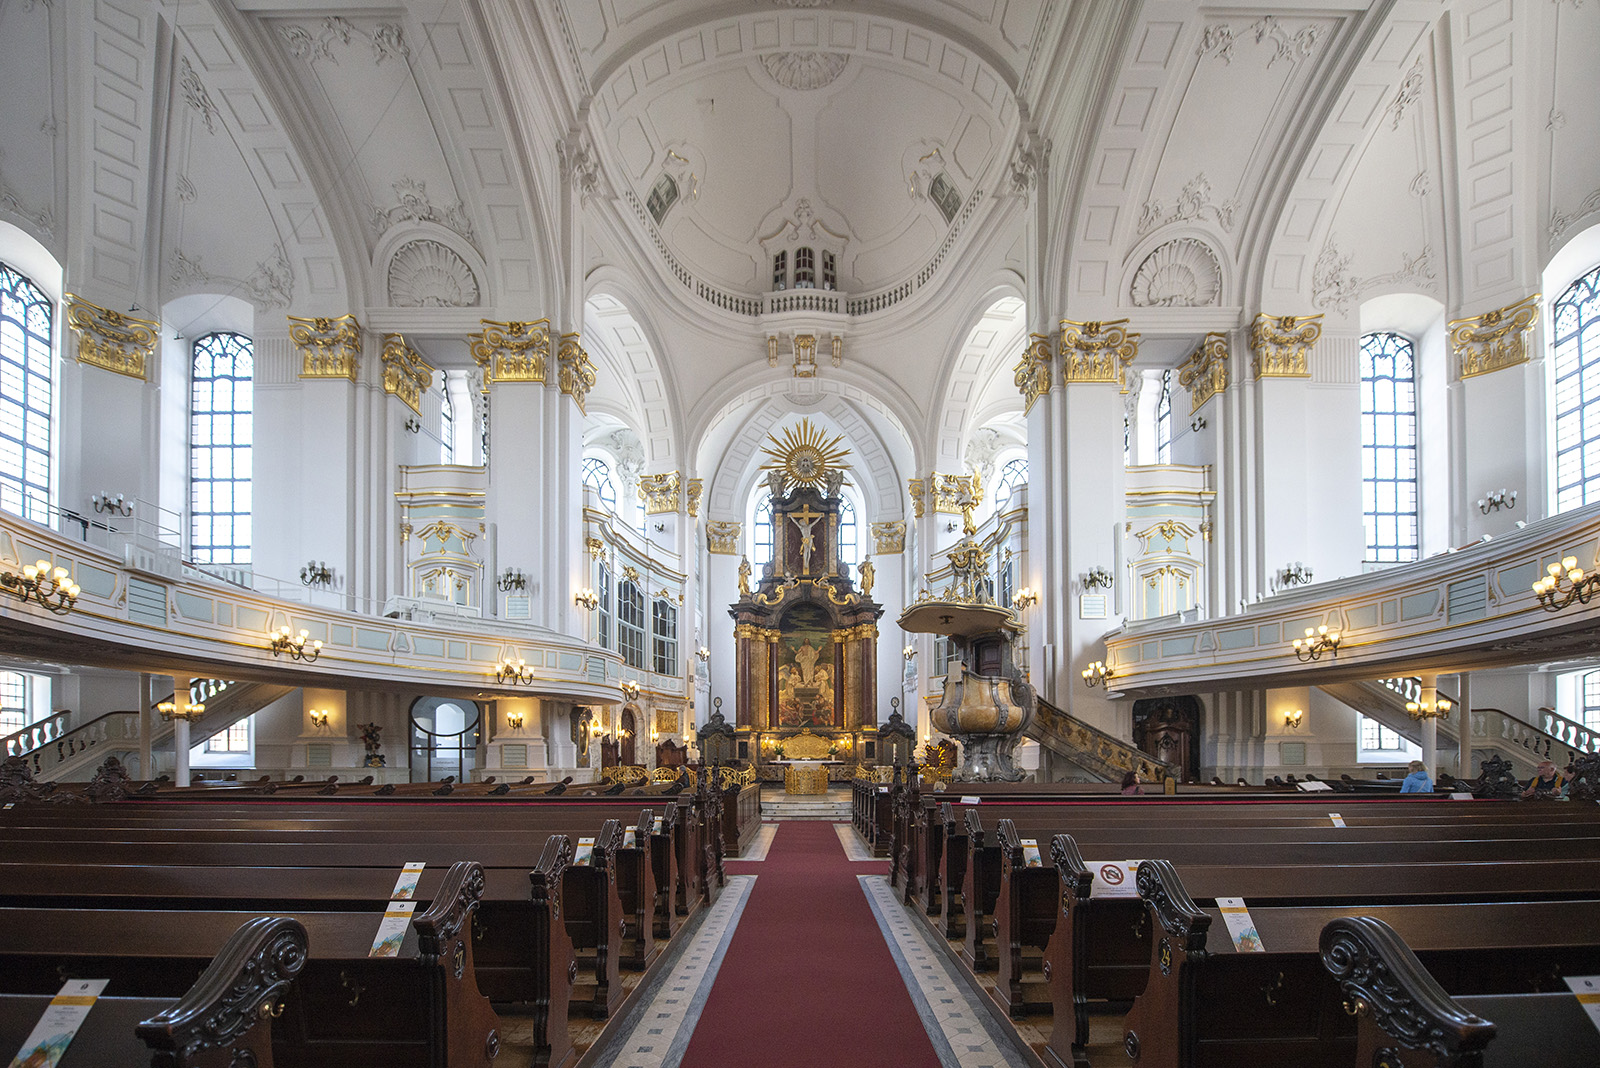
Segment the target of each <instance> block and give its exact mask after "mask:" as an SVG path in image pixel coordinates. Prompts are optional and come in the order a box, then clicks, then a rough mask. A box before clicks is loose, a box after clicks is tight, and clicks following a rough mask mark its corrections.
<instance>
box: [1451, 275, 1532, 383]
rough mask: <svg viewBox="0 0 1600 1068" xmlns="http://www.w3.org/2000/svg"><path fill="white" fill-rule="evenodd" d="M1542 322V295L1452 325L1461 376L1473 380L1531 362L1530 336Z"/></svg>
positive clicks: (1453, 347)
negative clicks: (1540, 316)
mask: <svg viewBox="0 0 1600 1068" xmlns="http://www.w3.org/2000/svg"><path fill="white" fill-rule="evenodd" d="M1538 319H1539V294H1537V293H1535V294H1534V295H1533V296H1531V297H1528V298H1527V299H1526V300H1523V301H1519V302H1518V303H1516V304H1512V305H1509V306H1507V307H1504V308H1496V309H1495V310H1494V311H1491V312H1484V313H1483V314H1482V315H1477V316H1472V317H1471V318H1467V319H1455V320H1452V321H1451V323H1450V347H1451V349H1452V350H1454V352H1455V354H1456V359H1457V361H1458V364H1457V372H1456V373H1457V376H1458V377H1460V378H1473V377H1475V376H1477V375H1486V374H1488V373H1489V372H1491V371H1498V370H1500V369H1501V368H1504V367H1515V366H1516V365H1517V364H1519V363H1527V362H1528V333H1529V332H1530V331H1531V330H1532V329H1533V324H1534V323H1535V322H1537V321H1538Z"/></svg>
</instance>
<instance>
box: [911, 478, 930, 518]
mask: <svg viewBox="0 0 1600 1068" xmlns="http://www.w3.org/2000/svg"><path fill="white" fill-rule="evenodd" d="M927 490H928V484H927V483H926V482H924V481H922V479H920V478H908V479H906V492H908V493H910V494H911V514H912V516H914V517H915V518H917V519H921V518H922V516H923V514H924V513H925V512H926V511H927V507H928V505H927V501H926V494H927Z"/></svg>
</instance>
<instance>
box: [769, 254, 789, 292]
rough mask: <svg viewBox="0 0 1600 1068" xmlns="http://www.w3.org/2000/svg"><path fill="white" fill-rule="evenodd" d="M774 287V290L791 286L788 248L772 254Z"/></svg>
mask: <svg viewBox="0 0 1600 1068" xmlns="http://www.w3.org/2000/svg"><path fill="white" fill-rule="evenodd" d="M772 288H773V289H774V290H779V289H788V288H789V253H788V250H787V249H785V250H780V251H778V252H774V253H773V254H772Z"/></svg>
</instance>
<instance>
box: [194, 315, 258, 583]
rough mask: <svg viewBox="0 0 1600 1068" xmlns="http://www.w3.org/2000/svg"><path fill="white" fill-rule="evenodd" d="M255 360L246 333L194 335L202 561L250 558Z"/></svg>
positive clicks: (197, 528) (198, 554)
mask: <svg viewBox="0 0 1600 1068" xmlns="http://www.w3.org/2000/svg"><path fill="white" fill-rule="evenodd" d="M254 363H255V361H254V356H253V351H252V348H251V344H250V339H249V338H247V337H245V336H244V335H243V334H227V333H217V334H207V335H206V336H205V337H203V338H201V339H200V340H199V341H196V342H195V343H194V378H193V382H192V388H191V390H190V394H189V399H190V405H189V503H190V520H189V537H190V551H191V553H192V556H193V558H194V561H195V563H198V564H238V565H245V564H249V563H250V474H251V456H250V452H251V449H250V443H251V439H252V434H253V428H252V420H251V411H252V410H253V399H252V393H253V386H252V383H253V379H254V374H255V370H254Z"/></svg>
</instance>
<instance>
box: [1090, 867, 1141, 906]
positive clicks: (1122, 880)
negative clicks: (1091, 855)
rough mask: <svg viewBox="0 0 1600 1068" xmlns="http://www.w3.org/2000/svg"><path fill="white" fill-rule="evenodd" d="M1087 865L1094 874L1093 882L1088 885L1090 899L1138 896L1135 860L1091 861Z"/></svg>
mask: <svg viewBox="0 0 1600 1068" xmlns="http://www.w3.org/2000/svg"><path fill="white" fill-rule="evenodd" d="M1088 865H1089V870H1090V871H1091V872H1093V873H1094V881H1093V882H1092V883H1090V884H1089V896H1090V897H1091V898H1096V897H1103V898H1113V897H1138V896H1139V880H1138V878H1137V875H1138V872H1139V862H1138V861H1137V860H1100V861H1094V860H1091V861H1088Z"/></svg>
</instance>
